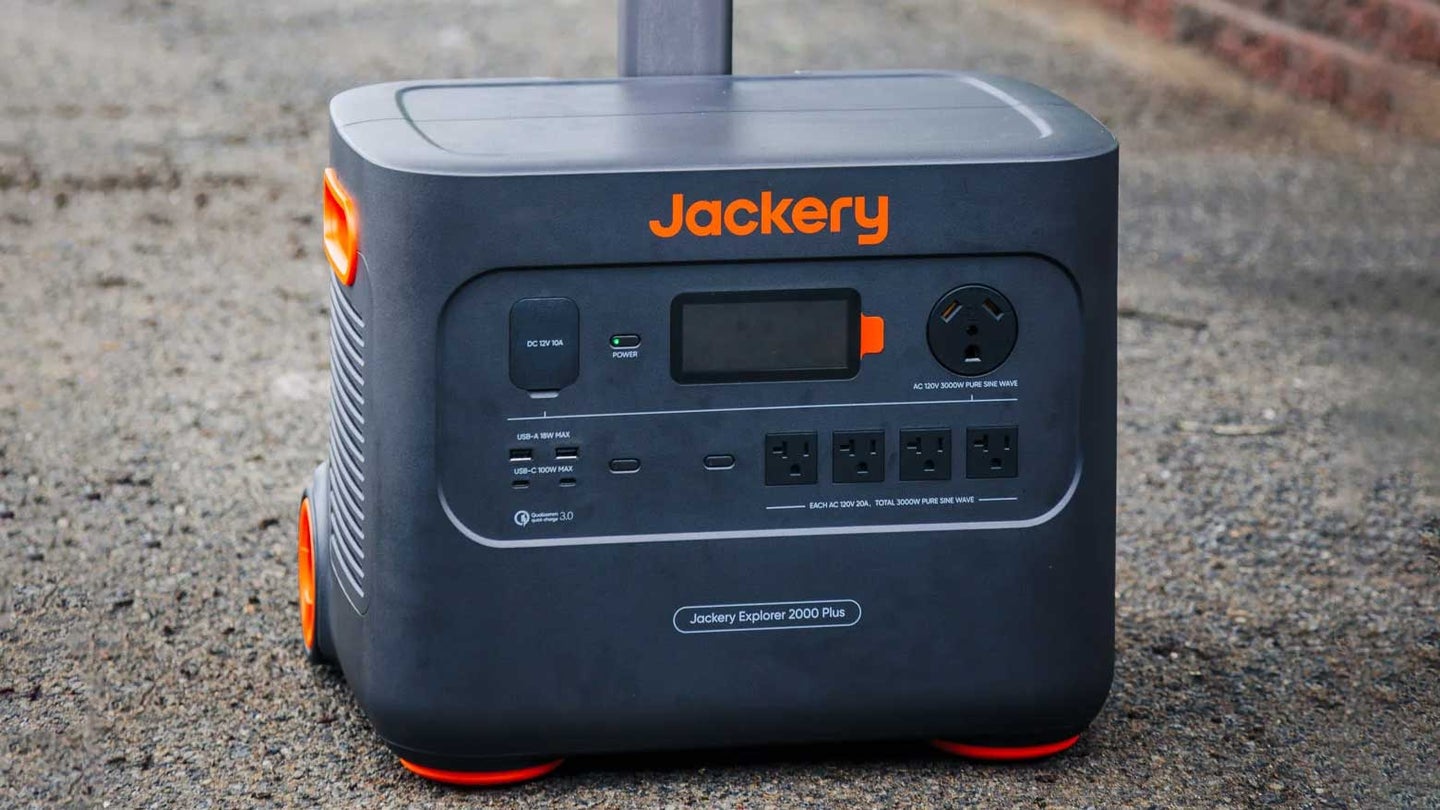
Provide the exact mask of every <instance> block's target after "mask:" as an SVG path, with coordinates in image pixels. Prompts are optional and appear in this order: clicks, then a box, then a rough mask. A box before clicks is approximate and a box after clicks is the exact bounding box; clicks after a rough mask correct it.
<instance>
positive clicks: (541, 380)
mask: <svg viewBox="0 0 1440 810" xmlns="http://www.w3.org/2000/svg"><path fill="white" fill-rule="evenodd" d="M578 376H580V308H579V307H577V306H575V302H574V301H571V300H570V299H569V298H523V299H521V300H519V301H516V302H515V304H514V306H512V307H510V382H512V383H514V384H515V386H516V387H517V388H523V389H525V390H526V391H558V390H560V389H561V388H564V387H565V386H567V385H569V384H571V383H573V382H575V378H576V377H578Z"/></svg>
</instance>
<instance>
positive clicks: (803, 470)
mask: <svg viewBox="0 0 1440 810" xmlns="http://www.w3.org/2000/svg"><path fill="white" fill-rule="evenodd" d="M885 438H886V437H885V431H883V430H839V431H835V432H834V433H832V434H830V452H829V455H830V480H832V481H834V482H835V483H837V484H861V483H878V482H881V481H884V480H885V475H886V469H885V467H886V459H887V458H888V457H887V455H886V452H885ZM962 450H963V452H964V462H965V477H966V478H1014V477H1016V476H1018V475H1019V474H1020V429H1019V428H1018V427H1016V426H1015V425H994V426H988V427H969V428H966V429H965V446H964V448H962ZM764 452H765V485H766V486H785V485H791V484H814V483H817V482H818V481H819V480H820V456H821V452H822V451H821V447H820V435H819V434H818V433H813V432H811V433H771V434H768V435H767V436H766V437H765V450H764ZM898 455H899V459H898V461H899V468H900V470H899V473H900V474H899V479H900V480H901V481H949V480H950V478H951V468H952V464H951V458H952V456H953V455H954V452H953V446H952V435H951V430H950V428H909V429H905V430H901V431H900V450H899V454H898Z"/></svg>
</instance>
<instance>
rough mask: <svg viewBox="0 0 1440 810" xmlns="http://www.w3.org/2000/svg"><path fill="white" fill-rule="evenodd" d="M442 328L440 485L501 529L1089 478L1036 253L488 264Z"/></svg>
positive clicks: (683, 521)
mask: <svg viewBox="0 0 1440 810" xmlns="http://www.w3.org/2000/svg"><path fill="white" fill-rule="evenodd" d="M987 291H989V292H988V293H987ZM572 312H573V313H578V327H576V326H575V325H574V324H573V321H572V319H571V317H570V316H571V313H572ZM516 313H520V315H518V316H517V314H516ZM535 313H542V314H548V315H549V316H550V317H549V318H548V320H547V319H546V318H538V319H537V318H535V317H534V315H535ZM556 313H559V315H560V317H555V314H556ZM937 319H938V320H937ZM547 323H548V326H547V325H546V324H547ZM440 329H441V340H440V345H441V356H440V364H441V367H440V391H439V398H438V402H439V406H438V407H439V411H440V420H439V432H440V435H439V436H438V437H437V438H438V441H437V445H436V446H437V453H438V463H439V467H440V488H441V493H440V495H441V498H442V500H443V502H444V504H445V507H446V509H447V511H448V513H449V514H450V516H451V519H452V520H453V521H454V522H455V524H456V526H457V527H458V528H460V529H461V530H462V531H463V532H464V533H465V534H466V535H467V536H469V537H471V538H472V539H474V540H476V541H478V542H482V543H486V544H492V545H496V546H533V545H558V544H568V543H595V542H642V541H653V540H690V541H705V540H720V539H726V538H737V537H752V536H774V537H778V538H783V536H785V535H799V534H816V533H820V534H825V533H831V534H835V533H873V534H875V535H876V542H884V540H883V535H884V534H886V533H890V532H896V531H915V530H920V531H937V530H956V529H966V528H977V527H987V526H990V527H993V526H996V525H1034V524H1036V523H1040V522H1043V521H1044V520H1046V519H1047V518H1048V517H1049V516H1050V515H1051V514H1053V513H1054V512H1055V511H1057V509H1058V508H1059V507H1060V506H1061V505H1062V504H1063V502H1064V501H1065V500H1066V498H1067V497H1068V493H1069V492H1070V491H1071V489H1072V487H1073V485H1074V482H1075V480H1076V478H1077V476H1078V475H1079V474H1080V466H1081V465H1080V459H1079V457H1078V450H1077V446H1078V442H1077V434H1076V429H1077V408H1078V402H1079V388H1080V386H1081V385H1083V384H1084V381H1083V380H1082V379H1080V374H1079V369H1080V358H1081V348H1082V347H1081V345H1080V342H1079V341H1078V340H1076V336H1077V335H1079V334H1081V326H1080V301H1079V299H1078V297H1077V293H1076V288H1075V286H1074V285H1073V283H1072V282H1071V279H1070V277H1069V275H1068V274H1067V273H1066V272H1065V271H1064V270H1063V269H1061V268H1060V267H1058V266H1056V265H1055V264H1053V263H1051V262H1048V261H1046V260H1043V259H1040V258H1036V257H1029V256H996V257H953V258H914V259H875V260H848V261H830V262H827V261H806V262H785V263H755V264H727V265H688V266H653V267H611V268H566V269H525V270H503V271H494V272H489V273H484V274H482V275H480V276H478V277H476V278H475V279H473V280H472V281H471V282H469V283H468V284H466V285H464V286H462V287H461V288H460V289H459V290H458V291H457V292H456V294H455V295H454V297H453V298H452V299H451V301H450V302H449V304H448V305H447V307H446V309H445V312H444V315H443V317H442V320H441V326H440ZM547 329H548V331H547ZM551 333H553V334H551ZM937 334H939V335H943V336H944V338H943V339H944V346H945V348H944V349H940V348H937V346H939V342H940V338H937V337H936V335H937ZM507 347H508V351H507ZM997 357H998V358H999V363H998V365H993V368H992V367H991V365H992V364H993V363H994V362H995V358H997ZM942 359H943V360H944V362H942ZM967 363H968V364H969V365H973V366H975V367H976V368H980V367H985V368H989V369H990V370H989V371H986V372H985V373H980V374H975V373H970V369H968V368H967V367H966V366H967ZM572 364H573V367H574V368H575V369H576V371H575V373H573V374H572V373H570V371H569V369H570V368H572ZM947 364H948V365H947ZM517 366H518V369H517ZM952 367H953V370H952ZM535 368H545V369H556V368H558V369H562V370H564V371H563V373H549V374H537V373H535V371H534V369H535ZM537 382H538V383H545V382H548V383H549V384H548V385H539V384H537ZM1022 439H1023V441H1022ZM778 541H780V540H777V542H778Z"/></svg>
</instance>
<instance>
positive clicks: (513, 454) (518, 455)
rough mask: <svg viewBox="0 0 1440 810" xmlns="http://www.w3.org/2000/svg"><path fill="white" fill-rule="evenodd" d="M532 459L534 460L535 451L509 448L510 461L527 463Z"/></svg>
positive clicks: (525, 448)
mask: <svg viewBox="0 0 1440 810" xmlns="http://www.w3.org/2000/svg"><path fill="white" fill-rule="evenodd" d="M532 458H535V451H534V450H532V449H531V448H529V447H512V448H510V460H511V461H529V460H530V459H532Z"/></svg>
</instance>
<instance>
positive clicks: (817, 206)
mask: <svg viewBox="0 0 1440 810" xmlns="http://www.w3.org/2000/svg"><path fill="white" fill-rule="evenodd" d="M872 202H873V207H874V213H873V214H872V213H871V211H870V209H871V207H872ZM852 226H853V228H854V229H855V230H856V231H857V233H856V235H855V242H856V244H860V245H878V244H880V243H881V242H884V241H885V237H887V236H889V235H890V198H889V197H888V196H886V195H883V194H882V195H879V196H877V197H875V199H874V200H873V201H872V200H870V198H868V197H836V198H835V199H833V200H830V201H829V202H826V201H825V200H822V199H820V198H819V197H801V198H800V199H798V200H797V199H795V198H794V197H780V198H778V199H777V198H776V197H775V194H774V193H773V192H769V191H762V192H760V200H759V202H756V201H755V200H751V199H747V198H745V197H737V198H736V199H733V200H729V201H726V200H695V201H693V202H691V203H689V204H688V205H687V204H686V202H685V195H684V194H672V195H670V219H669V221H668V222H666V221H662V220H660V219H652V220H650V232H651V233H653V234H655V235H656V236H658V237H660V238H661V239H670V238H672V237H674V236H676V235H678V234H679V233H680V232H681V231H686V232H688V233H689V234H690V235H691V236H726V235H729V236H749V235H751V234H753V233H755V232H756V231H759V232H760V233H762V234H773V233H781V234H793V233H803V234H815V233H820V232H821V231H824V230H829V231H830V233H840V232H842V231H846V230H849V229H850V228H851V227H852Z"/></svg>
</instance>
